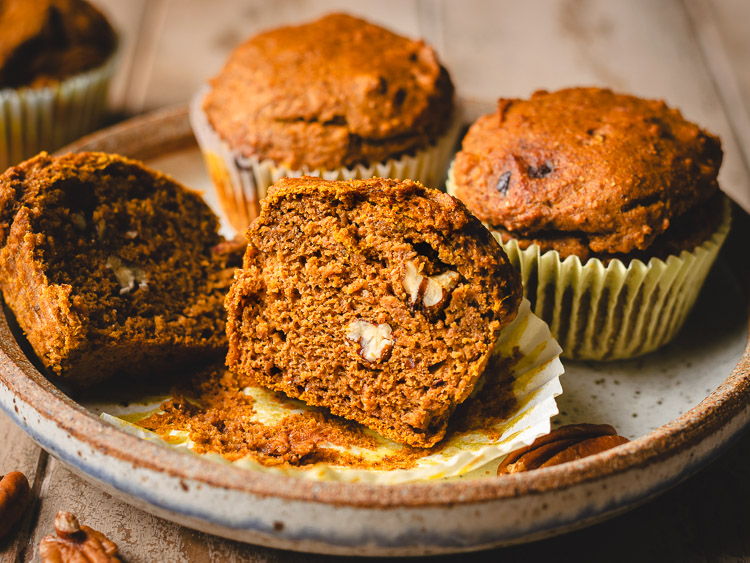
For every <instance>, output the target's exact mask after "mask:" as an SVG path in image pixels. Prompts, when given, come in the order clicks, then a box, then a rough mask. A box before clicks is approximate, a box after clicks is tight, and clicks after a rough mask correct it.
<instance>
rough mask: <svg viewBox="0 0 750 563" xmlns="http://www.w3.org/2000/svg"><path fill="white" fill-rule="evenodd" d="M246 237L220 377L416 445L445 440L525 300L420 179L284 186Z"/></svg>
mask: <svg viewBox="0 0 750 563" xmlns="http://www.w3.org/2000/svg"><path fill="white" fill-rule="evenodd" d="M247 238H248V243H249V244H248V249H247V252H246V255H245V259H244V264H243V269H242V270H241V271H239V272H238V274H237V277H236V280H235V283H234V284H233V286H232V288H231V290H230V292H229V294H228V297H227V303H226V305H227V310H228V323H227V334H228V337H229V343H230V350H229V354H228V357H227V364H228V365H229V367H230V368H231V369H232V370H233V371H236V372H238V373H241V374H243V375H245V376H247V377H249V378H250V379H252V380H253V381H256V382H258V383H260V384H262V385H264V386H266V387H270V388H272V389H274V390H277V391H282V392H284V393H286V394H287V395H289V396H291V397H296V398H300V399H302V400H304V401H305V402H307V403H308V404H311V405H319V406H325V407H328V408H329V409H330V410H331V412H333V413H334V414H337V415H340V416H343V417H346V418H349V419H352V420H356V421H358V422H361V423H363V424H365V425H366V426H368V427H370V428H372V429H373V430H376V431H378V432H379V433H381V434H382V435H384V436H387V437H389V438H392V439H394V440H396V441H399V442H403V443H407V444H410V445H414V446H422V447H428V446H431V445H433V444H435V443H436V442H437V441H439V440H440V438H441V437H442V436H443V435H444V433H445V430H446V426H447V423H448V418H449V417H450V414H451V413H452V411H453V410H454V409H455V407H456V406H457V405H458V404H460V403H461V402H462V401H463V400H465V399H466V398H467V397H468V395H469V393H471V391H472V389H473V388H474V385H475V383H476V381H477V379H478V378H479V376H480V375H481V373H482V371H483V370H484V367H485V366H486V364H487V360H488V358H489V356H490V353H491V352H492V349H493V346H494V344H495V341H496V340H497V337H498V335H499V332H500V329H501V328H502V327H503V326H506V325H507V324H509V323H510V322H511V321H512V320H513V318H514V317H515V315H516V312H517V309H518V305H519V303H520V299H521V287H520V280H519V276H518V273H517V272H516V271H515V269H514V268H513V267H512V266H511V265H510V263H509V262H508V259H507V257H506V256H505V254H504V253H503V251H502V249H501V248H500V246H499V245H498V244H497V243H496V242H495V241H494V240H493V238H492V236H491V235H490V233H489V232H488V231H487V230H486V229H485V228H484V227H483V226H482V225H481V223H480V222H479V221H478V220H477V219H475V218H474V217H473V216H472V215H471V214H470V213H469V212H468V211H467V210H466V209H465V207H464V206H463V205H462V204H461V203H460V202H458V201H457V200H455V199H454V198H451V197H450V196H447V195H446V194H443V193H440V192H437V191H435V190H431V189H427V188H425V187H424V186H422V185H421V184H418V183H415V182H410V181H401V182H399V181H396V180H383V179H372V180H360V181H349V182H329V181H325V180H320V179H316V178H311V177H303V178H300V179H291V178H287V179H282V180H280V181H278V182H277V183H276V184H275V186H274V189H273V191H272V192H271V193H270V194H269V196H268V198H267V199H266V200H264V203H263V207H262V212H261V216H260V218H259V219H258V220H257V221H256V222H255V223H253V225H252V226H251V228H250V229H249V230H248V232H247Z"/></svg>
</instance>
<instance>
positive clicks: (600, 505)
mask: <svg viewBox="0 0 750 563" xmlns="http://www.w3.org/2000/svg"><path fill="white" fill-rule="evenodd" d="M72 148H73V149H76V150H81V149H89V150H104V151H112V152H119V153H122V154H125V155H128V156H132V157H134V158H139V159H143V160H146V161H147V162H148V163H149V164H150V165H151V166H153V167H155V168H158V169H161V170H163V171H166V172H168V173H171V174H172V175H173V176H175V177H176V178H177V179H179V180H181V181H183V182H184V183H186V184H187V185H190V186H193V187H197V188H200V189H205V190H206V199H207V200H208V201H209V203H211V204H212V205H214V207H215V208H216V205H215V204H216V202H215V200H214V198H213V193H212V191H211V188H210V185H209V182H208V178H207V176H206V173H205V171H204V169H203V163H202V161H201V158H200V156H199V153H198V150H197V147H196V145H195V142H194V140H193V137H192V134H191V132H190V127H189V124H188V121H187V111H186V109H185V108H178V109H175V110H167V111H162V112H159V113H155V114H151V115H148V116H145V117H141V118H138V119H135V120H132V121H130V122H127V123H124V124H121V125H118V126H116V127H114V128H111V129H108V130H105V131H102V132H100V133H97V134H95V135H93V136H90V137H88V138H85V139H83V140H81V141H80V142H78V143H76V144H75V145H74V146H73V147H72ZM748 233H750V218H749V217H748V215H747V214H746V213H744V212H742V211H741V210H739V209H736V214H735V223H734V226H733V231H732V234H731V235H730V240H729V241H728V243H727V245H726V247H725V249H724V251H723V252H722V254H721V256H720V258H719V260H718V262H717V264H716V265H715V267H714V269H713V271H712V273H711V275H710V277H709V280H708V283H707V286H706V288H705V290H704V291H703V293H702V295H701V297H700V298H699V302H698V304H697V306H696V309H695V311H694V312H693V314H692V316H691V318H690V319H689V320H688V323H687V325H686V327H685V329H684V330H683V331H682V333H681V334H680V335H679V336H678V338H677V340H676V341H674V342H673V343H672V344H671V345H669V346H668V347H667V348H666V349H664V350H662V351H660V352H658V353H656V354H652V355H649V356H646V357H643V358H641V359H638V360H633V361H629V362H617V363H606V364H597V363H572V362H567V363H566V374H565V376H564V379H563V386H564V388H565V393H564V394H563V395H562V396H561V397H560V398H559V399H558V401H559V405H560V409H561V414H560V415H559V416H558V417H557V418H556V419H555V421H554V423H555V424H557V425H559V424H565V423H569V422H609V423H611V424H613V425H614V426H615V427H617V428H618V430H619V431H620V433H622V434H624V435H626V436H628V437H629V438H631V439H632V441H631V442H630V443H627V444H624V445H622V446H619V447H617V448H615V449H613V450H609V451H607V452H603V453H601V454H598V455H595V456H591V457H588V458H585V459H582V460H578V461H575V462H572V463H568V464H565V465H560V466H556V467H551V468H548V469H543V470H538V471H532V472H528V473H520V474H515V475H509V476H503V477H495V476H492V475H488V476H485V477H480V478H471V479H470V478H467V479H462V480H456V481H450V482H437V483H426V484H420V483H417V484H404V485H392V486H384V485H368V484H361V483H337V482H315V481H308V480H303V479H295V478H290V477H285V476H280V475H274V474H268V473H261V472H254V471H248V470H245V469H240V468H236V467H232V466H230V465H223V464H218V463H214V462H211V461H209V460H204V459H199V458H196V457H193V456H189V455H186V454H183V453H180V452H177V451H173V450H171V449H168V448H165V447H161V446H159V445H156V444H153V443H150V442H147V441H144V440H139V439H138V438H135V437H134V436H131V435H129V434H127V433H125V432H123V431H122V430H119V429H117V428H115V427H114V426H111V425H109V424H107V423H105V422H103V421H102V420H101V419H99V418H98V417H97V416H95V415H94V414H93V413H92V412H90V411H89V410H87V409H86V407H85V404H80V403H78V402H76V401H74V400H73V399H71V398H70V397H69V396H68V395H67V394H66V393H65V392H64V391H63V390H61V389H59V388H58V387H56V386H55V385H54V384H53V383H51V382H50V381H48V380H47V379H46V378H45V377H44V376H43V375H42V374H40V373H39V371H38V370H37V369H36V368H35V367H34V365H33V363H32V360H30V359H29V356H27V354H26V352H25V349H24V348H23V343H22V342H21V344H20V345H19V342H18V341H17V340H16V338H15V337H14V334H15V333H14V332H13V330H12V328H11V326H9V324H8V319H6V317H5V316H4V315H2V314H0V407H2V409H3V410H4V411H5V412H7V413H8V414H9V415H10V417H11V418H13V420H14V421H15V422H16V423H17V424H18V425H19V426H21V427H22V428H23V429H24V430H25V431H26V432H27V433H28V434H29V435H30V436H31V437H32V438H33V439H34V440H35V441H36V442H37V443H38V444H39V445H40V446H42V447H43V448H44V449H46V450H47V451H49V452H50V453H51V454H52V455H54V456H55V457H57V458H58V459H60V460H62V461H63V462H64V463H66V464H67V465H69V466H70V467H71V468H72V469H73V470H74V471H75V472H77V473H79V474H80V475H82V476H83V477H84V478H86V479H88V480H90V481H92V482H93V483H96V484H97V485H98V486H100V487H102V488H104V489H106V490H107V491H108V492H110V493H112V494H113V495H115V496H117V497H119V498H122V499H124V500H126V501H127V502H130V503H131V504H133V505H135V506H138V507H140V508H142V509H144V510H147V511H149V512H152V513H154V514H157V515H159V516H162V517H164V518H167V519H169V520H173V521H175V522H179V523H181V524H184V525H186V526H190V527H193V528H196V529H200V530H203V531H208V532H211V533H214V534H217V535H221V536H225V537H229V538H234V539H238V540H241V541H246V542H251V543H257V544H261V545H267V546H272V547H280V548H285V549H294V550H300V551H314V552H321V553H336V554H357V555H417V554H429V553H450V552H460V551H469V550H476V549H482V548H488V547H491V546H498V545H505V544H511V543H518V542H523V541H531V540H533V539H538V538H542V537H545V536H549V535H553V534H557V533H561V532H564V531H567V530H571V529H574V528H578V527H582V526H585V525H588V524H591V523H593V522H595V521H598V520H602V519H604V518H607V517H609V516H612V515H614V514H617V513H618V512H621V511H623V510H625V509H627V508H630V507H633V506H635V505H636V504H638V503H641V502H643V501H645V500H647V499H648V498H649V497H651V496H653V495H655V494H657V493H659V492H661V491H663V490H665V489H666V488H668V487H669V486H671V485H674V484H675V483H677V482H679V481H680V480H681V479H684V478H685V477H687V476H688V475H690V474H692V473H693V472H695V471H697V470H698V469H700V468H701V467H702V466H703V465H705V464H706V463H707V462H708V461H709V460H711V459H712V458H714V457H715V456H716V455H718V454H719V453H720V452H721V451H722V450H723V449H724V448H726V447H727V446H728V444H730V443H731V442H732V440H733V439H734V438H735V437H736V436H738V434H739V433H740V432H741V431H742V430H743V429H744V428H745V427H746V426H747V425H748V424H749V423H750V347H748V314H747V311H748V307H747V302H748V295H750V270H749V268H748V265H747V263H744V264H743V258H744V261H745V262H747V247H746V244H747V241H748V240H750V236H748Z"/></svg>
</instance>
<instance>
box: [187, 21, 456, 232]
mask: <svg viewBox="0 0 750 563" xmlns="http://www.w3.org/2000/svg"><path fill="white" fill-rule="evenodd" d="M452 116H453V84H452V82H451V80H450V77H449V76H448V73H447V71H446V70H445V68H444V67H443V66H442V65H441V64H440V62H439V61H438V60H437V57H436V55H435V52H434V51H433V49H432V48H431V47H429V46H428V45H426V44H425V43H424V42H422V41H415V40H411V39H407V38H405V37H401V36H398V35H395V34H393V33H391V32H390V31H387V30H385V29H383V28H381V27H378V26H376V25H373V24H370V23H368V22H366V21H364V20H361V19H357V18H354V17H352V16H348V15H344V14H332V15H329V16H326V17H324V18H322V19H320V20H318V21H316V22H313V23H310V24H306V25H301V26H294V27H283V28H279V29H275V30H273V31H269V32H266V33H262V34H260V35H257V36H255V37H253V38H251V39H250V40H248V41H247V42H245V43H243V44H242V45H240V46H239V47H237V49H235V51H234V52H233V53H232V55H231V56H230V58H229V60H228V61H227V63H226V66H225V67H224V69H223V70H222V71H221V73H220V74H219V75H218V76H217V77H216V78H214V79H213V80H212V81H211V87H210V89H209V90H208V91H207V92H201V93H199V95H198V96H197V97H196V98H195V100H194V101H193V104H192V108H191V122H192V124H193V128H194V130H195V133H196V137H197V138H198V141H199V143H200V144H201V147H202V149H203V151H204V154H205V157H206V161H207V164H208V168H209V171H210V173H211V176H212V178H213V180H214V183H215V184H216V186H217V190H218V192H219V195H220V198H221V200H222V203H223V205H224V208H225V210H226V212H227V214H228V216H229V219H230V222H231V223H232V224H233V225H234V226H235V228H237V229H238V230H244V229H245V228H246V227H247V225H248V224H249V222H250V221H251V220H252V219H253V218H254V217H255V216H257V213H258V210H259V201H260V199H261V198H262V197H264V196H265V193H266V189H267V187H268V186H270V184H271V183H273V181H274V180H276V179H278V178H279V177H282V176H299V175H301V174H303V173H305V174H313V175H320V176H323V177H325V178H327V179H349V178H368V177H372V176H381V177H395V178H411V179H413V180H420V181H423V182H425V183H426V184H428V185H431V184H434V183H436V182H437V181H438V180H440V177H441V175H442V173H443V170H444V166H445V165H446V160H447V158H448V156H449V151H450V149H451V146H452V142H453V141H454V140H455V130H456V128H455V127H453V129H451V125H452V121H451V120H452Z"/></svg>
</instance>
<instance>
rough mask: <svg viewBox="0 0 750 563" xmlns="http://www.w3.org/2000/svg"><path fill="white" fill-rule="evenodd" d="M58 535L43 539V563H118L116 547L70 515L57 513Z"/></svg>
mask: <svg viewBox="0 0 750 563" xmlns="http://www.w3.org/2000/svg"><path fill="white" fill-rule="evenodd" d="M55 532H56V533H57V537H55V536H44V538H42V541H41V543H40V544H39V554H40V555H41V556H42V561H43V562H44V563H68V562H70V563H73V562H75V563H89V562H90V563H119V561H120V559H118V557H117V545H116V544H115V543H114V542H112V541H110V540H109V539H107V537H106V536H105V535H104V534H102V533H101V532H97V531H96V530H93V529H91V528H89V527H88V526H81V524H80V523H79V522H78V518H76V517H75V515H74V514H71V513H70V512H58V513H57V517H56V518H55Z"/></svg>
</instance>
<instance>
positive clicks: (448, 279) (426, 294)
mask: <svg viewBox="0 0 750 563" xmlns="http://www.w3.org/2000/svg"><path fill="white" fill-rule="evenodd" d="M459 277H460V276H459V274H458V272H454V271H452V270H446V271H445V272H443V273H442V274H439V275H437V276H423V275H422V274H420V273H419V265H418V264H417V262H416V261H415V260H411V261H409V262H407V263H406V264H405V267H404V277H403V285H404V290H405V291H406V293H407V295H409V303H410V304H411V305H414V306H416V305H417V304H418V303H419V302H420V301H421V303H422V305H423V306H424V308H425V309H426V310H428V311H429V310H437V309H439V308H441V307H442V306H443V305H445V304H446V303H447V302H448V298H449V297H450V292H451V291H453V289H454V288H455V287H456V285H457V284H458V280H459Z"/></svg>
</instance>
